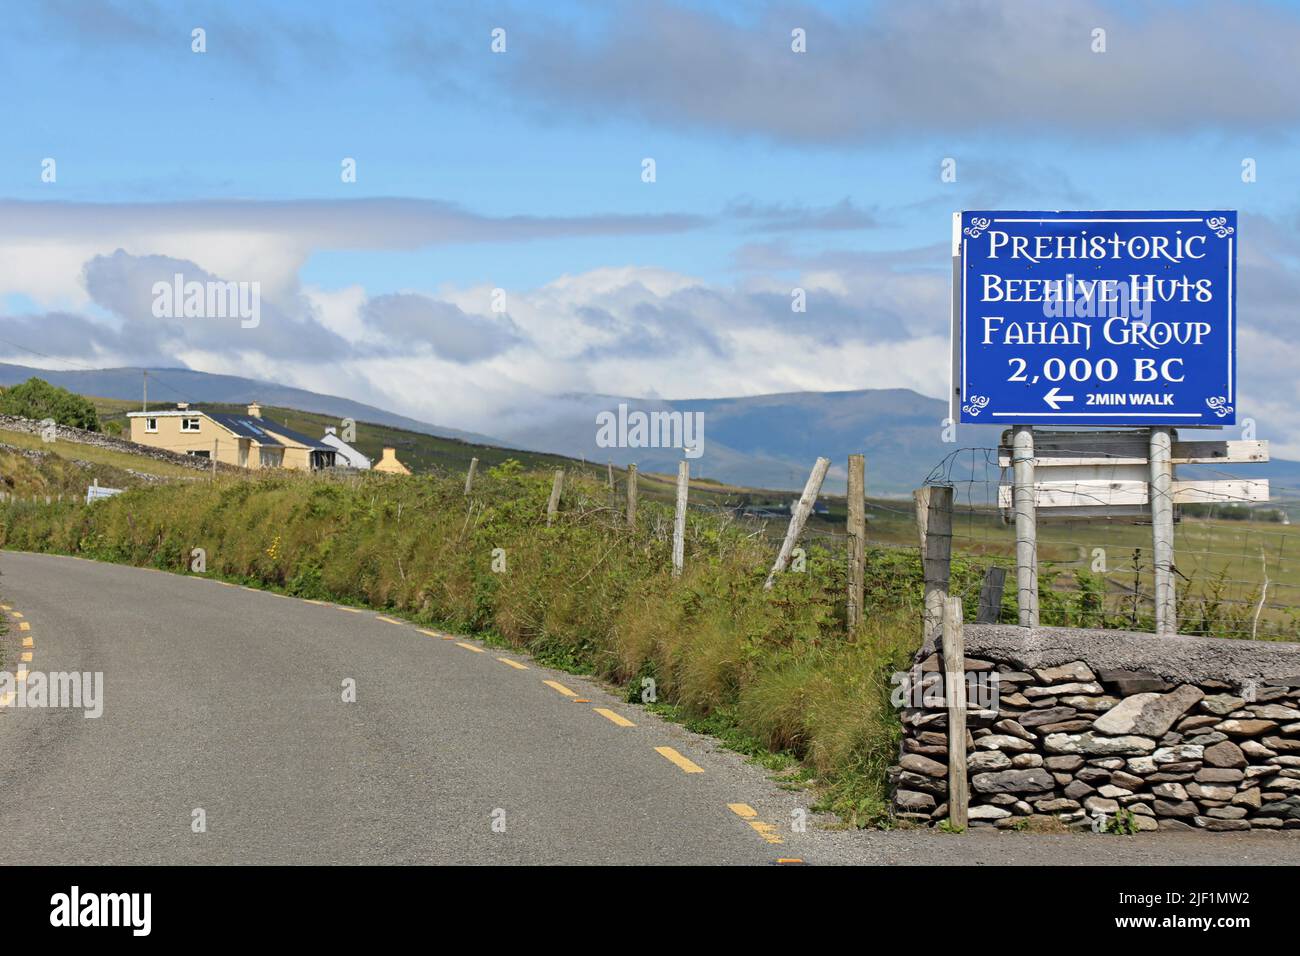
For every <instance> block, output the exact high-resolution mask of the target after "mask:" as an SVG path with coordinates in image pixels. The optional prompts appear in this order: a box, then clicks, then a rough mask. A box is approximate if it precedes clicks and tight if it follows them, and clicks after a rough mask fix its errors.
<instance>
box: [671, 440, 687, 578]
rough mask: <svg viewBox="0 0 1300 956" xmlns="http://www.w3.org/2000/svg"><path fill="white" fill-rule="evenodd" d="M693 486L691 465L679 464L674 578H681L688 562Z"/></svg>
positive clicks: (674, 531)
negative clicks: (689, 503) (688, 505)
mask: <svg viewBox="0 0 1300 956" xmlns="http://www.w3.org/2000/svg"><path fill="white" fill-rule="evenodd" d="M690 486H691V463H690V462H689V461H681V462H678V464H677V513H676V514H675V515H674V516H673V577H675V578H676V577H680V576H681V573H682V565H683V564H684V563H685V560H686V495H687V493H688V492H689V490H690Z"/></svg>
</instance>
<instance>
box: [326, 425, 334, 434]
mask: <svg viewBox="0 0 1300 956" xmlns="http://www.w3.org/2000/svg"><path fill="white" fill-rule="evenodd" d="M325 434H326V435H333V434H335V431H334V426H333V425H326V426H325Z"/></svg>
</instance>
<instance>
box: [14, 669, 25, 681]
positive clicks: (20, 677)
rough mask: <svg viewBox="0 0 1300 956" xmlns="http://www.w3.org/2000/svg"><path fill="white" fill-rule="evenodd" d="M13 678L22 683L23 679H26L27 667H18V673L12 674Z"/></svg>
mask: <svg viewBox="0 0 1300 956" xmlns="http://www.w3.org/2000/svg"><path fill="white" fill-rule="evenodd" d="M14 679H15V680H17V681H18V682H19V683H22V682H23V681H25V680H27V668H26V667H20V668H18V673H17V674H15V675H14Z"/></svg>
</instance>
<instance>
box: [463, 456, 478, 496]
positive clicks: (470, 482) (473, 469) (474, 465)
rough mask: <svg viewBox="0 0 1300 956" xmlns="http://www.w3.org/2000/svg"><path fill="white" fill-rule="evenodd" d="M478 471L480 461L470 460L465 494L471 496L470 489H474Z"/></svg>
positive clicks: (466, 475)
mask: <svg viewBox="0 0 1300 956" xmlns="http://www.w3.org/2000/svg"><path fill="white" fill-rule="evenodd" d="M476 471H478V459H477V458H471V459H470V460H469V471H468V472H466V473H465V494H469V492H470V489H471V488H473V487H474V473H475V472H476Z"/></svg>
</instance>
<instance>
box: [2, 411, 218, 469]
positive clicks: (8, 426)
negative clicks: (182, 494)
mask: <svg viewBox="0 0 1300 956" xmlns="http://www.w3.org/2000/svg"><path fill="white" fill-rule="evenodd" d="M0 430H7V431H15V432H25V433H27V434H29V435H39V434H41V423H40V422H39V421H37V420H35V419H31V418H18V417H17V416H14V415H0ZM54 437H55V441H65V442H72V443H74V444H78V445H93V446H95V447H97V448H107V449H110V450H112V451H120V452H125V453H127V454H130V455H141V456H143V457H145V458H152V459H153V460H154V461H164V462H168V463H170V464H173V465H179V466H181V467H182V468H189V469H192V470H194V471H208V472H210V471H211V470H212V462H211V460H210V459H207V458H198V457H196V456H194V455H183V454H179V453H177V452H174V451H167V450H165V449H162V448H151V447H150V446H148V445H138V444H136V443H135V442H133V441H127V440H126V439H123V438H114V437H113V436H112V435H105V434H103V433H102V432H92V431H87V430H86V429H84V428H72V427H71V426H68V425H56V426H55V429H54ZM217 470H218V471H223V472H232V473H233V472H242V471H243V470H244V469H242V468H239V467H237V466H235V465H228V464H226V463H224V462H217Z"/></svg>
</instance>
